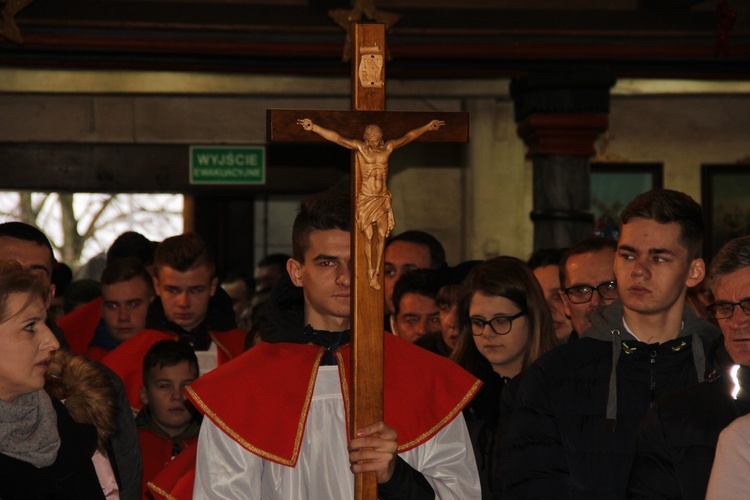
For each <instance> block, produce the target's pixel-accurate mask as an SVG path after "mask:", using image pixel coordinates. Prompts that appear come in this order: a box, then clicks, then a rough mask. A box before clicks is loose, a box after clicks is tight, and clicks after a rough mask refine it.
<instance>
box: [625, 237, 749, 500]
mask: <svg viewBox="0 0 750 500" xmlns="http://www.w3.org/2000/svg"><path fill="white" fill-rule="evenodd" d="M708 285H709V287H710V289H711V291H712V292H713V294H714V296H715V302H714V303H713V304H710V305H709V306H708V307H707V309H708V314H709V317H711V318H715V319H716V320H717V323H718V324H719V328H721V332H722V334H723V343H719V345H718V349H717V351H718V353H717V354H716V355H715V356H713V359H712V360H711V361H712V362H713V363H712V364H713V365H714V368H715V371H714V372H713V373H712V374H710V375H709V376H708V379H707V381H706V382H703V383H701V384H698V385H695V386H693V387H690V388H688V389H685V390H683V391H679V392H676V393H674V394H672V395H670V396H667V397H665V398H663V399H661V400H660V401H659V402H658V403H657V405H656V407H655V408H653V409H652V410H651V411H649V413H648V415H647V416H646V418H645V419H644V421H643V424H642V425H641V427H640V428H639V431H638V444H637V453H636V459H635V462H634V464H633V470H632V472H631V476H630V482H629V484H628V498H683V499H703V498H706V490H707V487H708V483H709V476H710V475H711V466H712V464H713V461H714V452H715V450H716V445H717V441H718V439H719V433H720V432H721V431H722V430H723V429H724V428H725V427H727V426H728V425H729V424H730V423H731V422H732V421H734V420H735V419H736V418H738V417H740V416H742V415H746V414H748V413H750V236H745V237H742V238H737V239H734V240H732V241H730V242H729V243H727V244H726V245H724V247H723V248H722V249H721V250H720V251H719V253H718V254H717V255H716V257H714V259H713V261H712V263H711V269H710V272H709V280H708ZM722 348H723V349H722ZM717 457H718V455H717ZM717 460H718V459H717ZM746 477H747V471H745V472H744V473H743V475H742V480H743V481H746ZM711 480H712V483H713V482H714V478H713V477H712V478H711ZM721 483H724V487H727V486H731V485H728V484H727V483H726V481H717V482H716V484H715V485H714V486H712V488H715V489H716V491H714V492H713V493H714V496H713V497H712V498H743V495H740V496H737V495H734V494H732V491H731V490H725V489H723V488H722V486H721ZM719 491H721V494H718V493H719Z"/></svg>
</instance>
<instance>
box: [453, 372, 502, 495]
mask: <svg viewBox="0 0 750 500" xmlns="http://www.w3.org/2000/svg"><path fill="white" fill-rule="evenodd" d="M475 376H477V375H476V374H475ZM479 378H480V380H482V382H483V383H484V385H482V387H481V388H480V389H479V391H478V392H477V394H476V396H474V399H472V400H471V402H469V404H468V405H467V406H466V408H464V411H463V413H464V418H465V419H466V427H467V428H468V430H469V437H470V438H471V444H472V446H473V447H474V458H475V459H476V461H477V470H478V471H479V480H480V482H481V485H482V498H483V499H490V498H493V491H492V487H493V482H492V478H493V476H494V475H495V473H496V470H495V465H496V460H495V458H496V456H497V454H498V450H497V446H498V441H497V439H496V437H497V429H498V425H499V423H500V411H501V399H502V394H503V391H504V390H505V386H506V384H507V383H508V382H509V381H510V379H509V378H508V377H501V376H500V375H499V374H497V373H496V372H494V371H492V370H491V369H489V372H488V373H482V374H481V376H479Z"/></svg>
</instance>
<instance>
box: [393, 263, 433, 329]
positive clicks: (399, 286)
mask: <svg viewBox="0 0 750 500" xmlns="http://www.w3.org/2000/svg"><path fill="white" fill-rule="evenodd" d="M443 284H444V282H443V279H442V275H441V273H440V272H439V271H438V270H436V269H414V270H413V271H409V272H408V273H406V274H404V275H403V276H401V277H400V278H399V279H398V281H397V282H396V285H395V286H394V287H393V312H394V317H395V316H398V312H399V309H400V308H401V299H402V298H403V296H404V295H406V294H407V293H415V294H417V295H423V296H425V297H430V298H431V299H435V300H437V295H438V292H439V291H440V288H441V287H442V286H443Z"/></svg>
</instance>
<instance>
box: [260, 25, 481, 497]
mask: <svg viewBox="0 0 750 500" xmlns="http://www.w3.org/2000/svg"><path fill="white" fill-rule="evenodd" d="M353 28H354V29H353V43H352V53H353V56H352V111H313V110H269V111H268V136H269V137H268V138H269V141H274V142H308V141H309V142H317V141H325V140H329V141H332V142H335V143H337V144H339V145H341V146H343V147H347V148H349V149H352V175H351V179H352V200H353V202H352V261H351V267H352V291H351V297H352V310H351V318H352V320H351V329H352V374H351V380H352V387H351V401H352V410H351V411H352V414H351V415H350V419H349V422H350V434H351V435H352V436H354V433H355V432H356V430H357V429H361V428H363V427H365V426H367V425H370V424H373V423H375V422H377V421H379V420H383V316H384V299H383V291H382V285H383V272H382V269H383V254H382V245H379V244H380V243H384V239H385V237H386V236H387V232H388V231H389V230H390V224H389V227H388V231H384V230H383V225H384V224H385V222H384V221H385V219H386V218H387V217H386V216H385V215H384V212H383V211H382V209H379V210H380V211H375V212H374V215H373V216H372V217H374V218H375V219H376V220H371V219H367V221H366V223H365V224H364V226H365V227H364V228H363V229H362V230H358V228H357V221H359V220H360V218H359V216H361V215H362V203H361V202H360V200H361V199H362V197H361V196H362V195H363V193H364V194H365V195H368V194H371V193H367V192H366V191H372V190H373V189H376V190H380V189H382V191H379V192H378V193H377V195H376V196H371V197H370V199H375V200H376V201H377V202H378V203H380V202H382V201H383V200H386V199H387V202H385V205H387V209H388V211H390V193H388V192H387V188H386V187H385V184H384V183H385V178H386V176H387V173H388V172H387V170H388V165H387V162H388V157H389V156H390V153H391V152H392V150H393V149H397V148H398V147H401V146H402V145H405V144H406V143H408V142H412V141H421V142H467V141H468V136H469V132H468V131H469V116H468V113H438V112H435V113H432V112H430V113H410V112H386V111H384V110H385V77H384V69H383V59H384V58H383V56H384V54H383V53H382V51H383V47H385V29H384V25H383V24H360V23H353ZM368 125H377V126H378V127H379V128H380V130H381V131H382V139H383V140H384V143H383V144H382V148H381V149H380V150H377V148H375V149H376V151H375V152H374V153H373V154H370V153H372V152H373V150H372V149H367V148H368V146H369V144H368V141H370V139H368V138H367V137H365V129H366V128H367V127H368ZM368 130H371V129H368ZM368 134H370V132H368ZM399 138H400V139H399ZM363 176H364V184H363ZM381 181H382V182H381ZM381 184H382V185H381ZM363 188H364V189H363ZM358 209H359V210H358ZM391 215H392V214H390V213H389V216H391ZM389 220H391V219H389ZM371 259H372V261H370V260H371ZM415 410H417V411H418V409H415ZM387 423H388V422H387V421H386V424H387ZM355 498H357V499H368V500H369V499H373V500H374V499H376V498H377V481H376V478H375V474H374V473H367V474H359V475H358V476H357V477H356V479H355Z"/></svg>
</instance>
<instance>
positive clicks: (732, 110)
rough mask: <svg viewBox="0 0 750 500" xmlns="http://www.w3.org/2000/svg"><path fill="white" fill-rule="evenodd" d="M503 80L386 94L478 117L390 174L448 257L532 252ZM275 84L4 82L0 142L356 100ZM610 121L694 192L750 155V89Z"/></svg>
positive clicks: (626, 153)
mask: <svg viewBox="0 0 750 500" xmlns="http://www.w3.org/2000/svg"><path fill="white" fill-rule="evenodd" d="M506 84H507V81H506V82H502V81H500V82H497V81H496V82H491V85H489V84H487V83H485V82H474V81H467V82H458V83H453V84H446V83H443V82H440V83H439V84H436V85H424V84H418V83H412V82H393V85H392V86H391V88H395V89H397V91H396V92H395V93H394V94H395V96H394V97H389V100H388V109H389V110H413V111H430V110H435V111H468V112H469V113H470V142H469V144H467V145H465V146H461V148H462V149H461V152H462V156H461V158H460V160H459V161H457V162H455V163H456V164H454V165H446V164H441V165H439V166H432V165H430V164H425V161H419V160H415V161H414V166H412V165H409V161H411V160H410V159H408V160H406V161H405V162H400V163H399V165H398V167H397V168H394V169H393V171H392V172H391V179H390V188H391V190H392V192H393V197H394V209H395V213H396V219H397V224H398V225H397V227H396V230H395V231H396V232H401V231H403V230H406V229H423V230H426V231H429V232H432V233H434V234H435V235H436V236H438V238H440V239H441V240H442V241H443V242H444V243H445V246H446V250H447V254H448V260H449V263H450V264H456V263H458V262H460V261H461V260H466V259H481V258H487V257H491V256H493V255H498V254H506V255H514V256H517V257H519V258H524V259H525V258H526V257H527V256H528V255H529V253H530V252H531V250H532V239H533V238H532V236H533V226H532V224H531V221H530V220H529V212H530V211H531V208H532V198H531V197H532V194H531V189H532V188H531V187H532V177H531V167H530V163H529V161H528V160H527V159H526V158H525V146H524V144H523V142H522V141H521V140H520V139H519V138H518V136H517V134H516V124H515V122H514V119H513V104H512V102H511V100H510V98H509V97H508V95H507V93H508V90H507V85H506ZM271 87H272V86H268V88H267V89H266V90H264V91H262V92H258V93H253V92H248V93H246V94H243V93H242V92H240V91H238V90H237V88H236V87H231V88H229V89H228V90H227V91H226V92H219V93H216V92H206V93H205V94H201V93H200V92H195V93H185V92H182V93H178V94H170V93H169V92H168V91H167V90H168V89H163V91H162V92H158V93H155V92H135V93H127V92H122V93H117V92H111V93H110V92H108V93H97V92H90V91H89V92H84V91H82V92H80V93H76V92H73V91H68V93H66V94H55V93H54V92H52V91H50V90H47V91H45V92H39V93H24V92H19V91H13V92H8V91H3V89H2V88H0V108H1V109H3V110H4V113H3V114H4V119H3V120H2V121H0V142H92V143H95V142H123V143H180V144H189V143H227V144H240V143H245V144H246V143H250V144H258V143H263V142H265V137H266V132H265V110H266V109H268V108H311V109H348V107H349V98H348V88H347V86H346V85H345V82H344V84H343V85H341V84H339V83H337V84H336V85H335V86H331V85H330V82H326V81H323V82H321V83H320V84H319V85H312V86H308V94H309V95H304V93H305V92H303V91H297V92H296V93H295V92H289V93H288V94H285V95H281V94H284V92H285V90H284V89H286V88H293V87H294V86H293V81H292V82H291V83H289V86H288V87H284V86H280V87H278V88H275V89H272V88H271ZM325 88H329V89H331V88H333V89H334V91H333V92H332V94H333V95H326V94H325ZM462 88H463V89H465V94H464V95H462ZM421 94H424V95H425V96H426V97H419V96H420V95H421ZM389 95H391V94H389ZM609 122H610V130H609V132H610V134H611V135H612V136H613V139H612V142H611V143H610V150H611V151H612V152H614V153H616V154H618V155H620V156H622V157H624V158H626V159H627V160H629V161H631V162H652V161H653V162H663V164H664V186H665V187H668V188H673V189H678V190H682V191H685V192H687V193H688V194H690V195H692V196H693V197H695V198H696V199H700V165H701V164H703V163H734V162H736V161H737V160H739V159H741V158H746V157H748V155H750V144H749V142H750V139H748V136H747V131H748V130H750V98H748V96H747V95H735V96H732V95H674V94H672V95H668V96H661V95H649V96H642V95H637V96H631V95H613V96H612V99H611V111H610V117H609ZM386 135H387V134H386ZM397 154H398V153H397ZM407 158H408V157H407ZM405 163H406V164H405ZM290 217H293V214H291V215H290ZM287 223H288V221H284V222H281V223H280V224H281V225H283V224H287Z"/></svg>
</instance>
